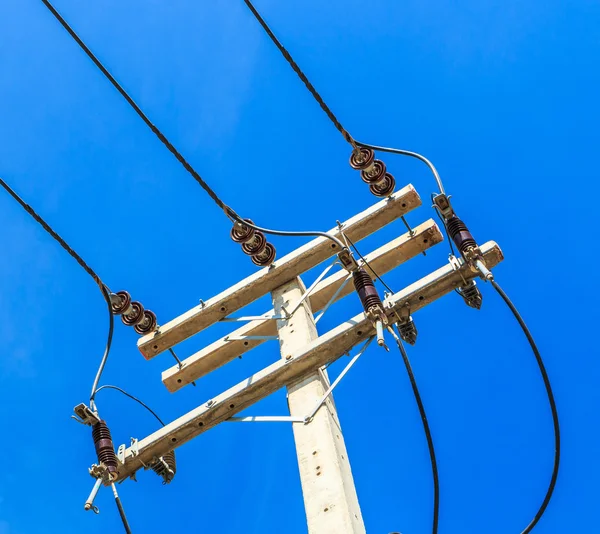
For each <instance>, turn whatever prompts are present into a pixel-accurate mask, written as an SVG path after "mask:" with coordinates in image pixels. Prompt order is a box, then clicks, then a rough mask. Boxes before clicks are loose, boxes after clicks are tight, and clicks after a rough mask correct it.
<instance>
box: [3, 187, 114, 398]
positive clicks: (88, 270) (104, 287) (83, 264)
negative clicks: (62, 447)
mask: <svg viewBox="0 0 600 534" xmlns="http://www.w3.org/2000/svg"><path fill="white" fill-rule="evenodd" d="M0 185H1V186H2V187H3V188H4V189H5V190H6V191H7V192H8V194H9V195H10V196H12V197H13V198H14V199H15V200H16V201H17V202H18V203H19V204H20V205H21V207H22V208H23V209H24V210H25V211H26V212H27V213H29V215H31V216H32V217H33V218H34V220H35V221H36V222H37V223H38V224H40V226H41V227H42V228H43V229H44V230H46V232H48V234H50V235H51V236H52V238H53V239H54V240H55V241H57V242H58V243H59V244H60V246H61V247H62V248H63V249H64V250H66V251H67V252H68V253H69V255H70V256H71V257H72V258H73V259H75V261H76V262H77V263H78V264H79V265H80V266H81V267H82V268H83V270H84V271H85V272H86V273H88V274H89V275H90V277H91V278H92V279H93V280H94V282H96V284H97V285H98V287H99V288H100V292H101V293H102V296H103V297H104V300H105V301H106V304H107V306H108V316H109V323H108V336H107V340H106V346H105V348H104V354H103V356H102V359H101V361H100V366H99V367H98V372H97V373H96V377H95V379H94V382H93V384H92V392H91V394H90V404H91V406H90V407H91V408H93V406H94V397H95V396H96V391H97V388H98V383H99V382H100V378H101V376H102V373H103V371H104V368H105V366H106V362H107V360H108V355H109V353H110V347H111V344H112V337H113V330H114V316H113V312H112V304H111V302H110V289H109V288H108V286H107V285H106V284H105V283H104V282H102V280H101V279H100V277H99V276H98V275H97V274H96V272H95V271H94V270H93V269H92V268H91V267H90V266H89V265H88V264H87V263H86V262H85V261H84V260H83V258H82V257H81V256H80V255H79V254H77V252H75V251H74V250H73V249H72V248H71V247H70V246H69V244H68V243H67V242H66V241H65V240H64V239H63V238H62V237H60V235H58V234H57V233H56V232H55V231H54V230H53V229H52V227H51V226H50V225H49V224H48V223H47V222H46V221H45V220H44V219H43V218H42V217H41V215H39V214H38V213H36V211H35V210H34V209H33V208H32V207H31V206H30V205H29V204H27V203H26V202H25V201H24V200H23V199H22V198H21V197H20V196H19V195H18V194H17V193H16V192H15V191H14V190H13V189H12V188H11V187H10V186H9V185H8V184H7V183H6V182H5V181H4V180H3V179H2V178H0Z"/></svg>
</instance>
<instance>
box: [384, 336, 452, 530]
mask: <svg viewBox="0 0 600 534" xmlns="http://www.w3.org/2000/svg"><path fill="white" fill-rule="evenodd" d="M388 330H389V331H390V333H391V334H392V336H393V338H394V339H395V340H396V344H397V345H398V349H399V350H400V354H401V355H402V360H403V361H404V366H405V367H406V372H407V374H408V378H409V380H410V385H411V387H412V390H413V394H414V397H415V401H416V402H417V407H418V408H419V414H420V415H421V422H422V423H423V430H424V431H425V438H426V439H427V448H428V449H429V459H430V461H431V472H432V475H433V525H432V533H433V534H437V531H438V522H439V513H440V479H439V474H438V467H437V460H436V457H435V447H434V446H433V437H432V436H431V429H430V428H429V421H428V420H427V413H426V412H425V406H423V401H422V400H421V394H420V392H419V387H418V386H417V381H416V379H415V375H414V373H413V369H412V365H411V364H410V360H409V358H408V354H407V353H406V349H405V348H404V345H403V344H402V341H401V340H400V338H399V337H398V335H397V334H396V332H394V329H393V328H392V327H388Z"/></svg>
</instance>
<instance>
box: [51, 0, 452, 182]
mask: <svg viewBox="0 0 600 534" xmlns="http://www.w3.org/2000/svg"><path fill="white" fill-rule="evenodd" d="M43 1H45V0H43ZM244 2H245V4H246V6H248V9H250V11H251V12H252V14H253V15H254V17H255V18H256V20H257V21H258V22H259V24H260V25H261V26H262V28H263V29H264V30H265V32H266V34H267V35H268V36H269V37H270V39H271V41H273V44H275V46H276V47H277V48H278V49H279V51H280V52H281V54H282V55H283V57H284V58H285V60H286V61H287V62H288V64H289V65H290V67H292V70H293V71H294V72H295V73H296V74H297V75H298V78H300V80H301V81H302V82H303V83H304V85H305V86H306V88H307V89H308V90H309V92H310V94H312V96H313V97H314V99H315V100H316V101H317V103H318V104H319V106H321V109H322V110H323V111H324V112H325V114H326V115H327V116H328V117H329V120H331V122H332V123H333V125H334V126H335V127H336V128H337V130H338V131H339V132H340V133H341V134H342V136H343V137H344V139H345V140H346V141H347V142H348V143H349V144H350V145H351V146H352V148H353V149H354V150H356V149H357V147H363V148H370V149H372V150H377V151H379V152H389V153H391V154H398V155H401V156H408V157H411V158H415V159H418V160H420V161H422V162H423V163H425V164H426V165H427V166H428V167H429V169H430V170H431V172H432V174H433V176H434V178H435V181H436V182H437V185H438V188H439V190H440V193H441V194H445V190H444V185H443V184H442V179H441V178H440V175H439V173H438V171H437V169H436V168H435V166H434V165H433V163H431V161H430V160H429V159H427V158H426V157H425V156H422V155H421V154H419V153H417V152H412V151H410V150H402V149H400V148H388V147H382V146H376V145H370V144H368V143H361V142H360V141H357V140H356V139H354V138H353V137H352V136H351V135H350V133H349V132H348V130H346V129H345V128H344V127H343V126H342V124H341V123H340V121H339V120H338V118H337V117H336V116H335V115H334V114H333V112H332V111H331V109H330V108H329V106H328V105H327V104H326V103H325V100H324V99H323V97H322V96H321V95H320V94H319V92H318V91H317V90H316V89H315V87H314V85H313V84H312V83H311V82H310V80H309V79H308V77H307V76H306V74H304V72H303V71H302V69H301V68H300V67H299V65H298V63H296V61H295V60H294V58H293V57H292V55H291V54H290V53H289V52H288V50H287V49H286V48H285V47H284V46H283V45H282V44H281V42H280V41H279V39H277V37H276V35H275V34H274V33H273V30H271V28H270V27H269V25H268V24H267V23H266V21H265V19H263V18H262V16H261V14H260V13H259V12H258V11H257V9H256V8H255V7H254V5H253V4H252V2H251V1H250V0H244Z"/></svg>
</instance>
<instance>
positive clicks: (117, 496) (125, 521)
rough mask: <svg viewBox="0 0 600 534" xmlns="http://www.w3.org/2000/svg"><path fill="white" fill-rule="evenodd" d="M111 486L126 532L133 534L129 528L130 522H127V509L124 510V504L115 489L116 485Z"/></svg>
mask: <svg viewBox="0 0 600 534" xmlns="http://www.w3.org/2000/svg"><path fill="white" fill-rule="evenodd" d="M111 486H112V490H113V494H114V496H115V502H116V503H117V508H118V509H119V515H120V516H121V521H122V522H123V527H125V532H126V533H127V534H131V527H130V526H129V521H127V517H126V516H125V509H124V508H123V504H122V503H121V499H120V497H119V495H118V493H117V489H116V488H115V485H114V484H111Z"/></svg>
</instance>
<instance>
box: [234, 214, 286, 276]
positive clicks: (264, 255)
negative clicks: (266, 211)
mask: <svg viewBox="0 0 600 534" xmlns="http://www.w3.org/2000/svg"><path fill="white" fill-rule="evenodd" d="M244 220H245V221H247V222H248V223H250V224H254V223H253V222H252V221H251V220H250V219H244ZM231 239H233V240H234V241H235V242H236V243H241V245H242V250H243V251H244V253H246V254H248V256H250V257H251V259H252V262H253V263H254V264H255V265H258V266H259V267H266V266H268V265H271V263H273V260H275V254H276V252H275V247H274V246H273V245H271V243H268V242H267V238H266V237H265V234H263V233H262V232H261V231H260V230H255V229H254V228H252V227H250V226H248V225H246V224H243V223H239V222H236V223H234V225H233V228H232V229H231Z"/></svg>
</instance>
